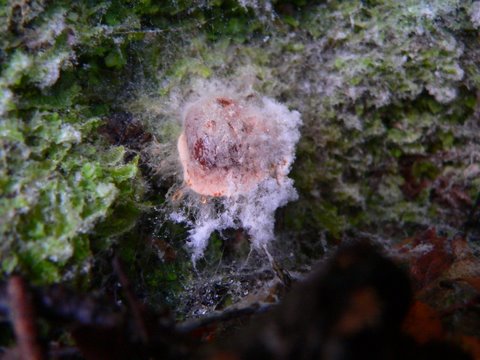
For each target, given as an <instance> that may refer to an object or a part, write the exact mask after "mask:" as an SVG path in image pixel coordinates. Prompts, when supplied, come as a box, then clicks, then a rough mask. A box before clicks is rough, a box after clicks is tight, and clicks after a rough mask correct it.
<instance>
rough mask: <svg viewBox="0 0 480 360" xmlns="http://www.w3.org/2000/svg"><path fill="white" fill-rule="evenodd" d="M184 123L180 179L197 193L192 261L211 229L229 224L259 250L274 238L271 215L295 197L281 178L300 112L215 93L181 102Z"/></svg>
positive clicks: (288, 163)
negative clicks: (240, 231)
mask: <svg viewBox="0 0 480 360" xmlns="http://www.w3.org/2000/svg"><path fill="white" fill-rule="evenodd" d="M182 120H183V127H182V132H181V134H180V136H179V138H178V142H177V147H178V153H179V158H180V162H181V165H182V169H183V182H184V186H185V187H186V188H187V189H189V190H192V193H193V194H194V196H193V198H195V196H197V200H196V201H194V203H195V206H196V213H195V216H194V217H195V219H194V220H193V222H191V225H192V229H191V230H190V239H189V240H190V245H191V246H192V247H193V248H194V254H193V258H194V259H195V258H197V257H199V256H201V254H203V250H204V248H205V247H206V244H207V241H208V238H209V236H210V234H211V233H212V232H213V231H215V230H222V229H226V228H232V227H233V228H243V229H245V230H246V231H247V233H248V234H249V235H250V238H251V239H252V243H253V244H254V245H255V246H256V247H264V245H266V243H267V242H268V241H269V240H271V239H272V238H273V225H274V213H275V210H276V209H277V208H278V207H279V206H283V205H285V204H286V203H287V202H288V201H290V200H294V199H296V196H297V195H296V191H295V189H294V188H293V181H292V180H291V179H289V178H288V176H287V175H288V172H289V171H290V167H291V164H292V163H293V160H294V154H295V144H296V143H297V141H298V139H299V137H300V134H299V131H298V128H299V126H300V124H301V121H300V114H299V113H298V112H296V111H289V110H288V109H287V107H286V106H284V105H282V104H280V103H278V102H276V101H274V100H272V99H269V98H266V97H259V96H255V95H251V94H248V95H245V94H242V95H236V94H235V93H233V92H230V91H223V92H220V91H217V92H212V93H207V94H204V95H203V96H199V97H197V98H196V99H195V100H194V101H191V102H189V103H187V104H186V105H185V106H184V111H183V114H182ZM206 199H210V200H206ZM213 203H216V204H217V205H218V203H220V204H221V206H215V205H214V204H213ZM190 213H191V212H190ZM172 219H174V220H176V221H186V216H182V215H181V214H179V213H175V214H172Z"/></svg>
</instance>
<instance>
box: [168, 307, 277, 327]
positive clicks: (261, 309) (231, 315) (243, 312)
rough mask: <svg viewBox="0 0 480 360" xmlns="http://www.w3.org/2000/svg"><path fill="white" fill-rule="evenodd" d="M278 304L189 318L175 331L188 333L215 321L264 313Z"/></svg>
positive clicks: (219, 321) (178, 325)
mask: <svg viewBox="0 0 480 360" xmlns="http://www.w3.org/2000/svg"><path fill="white" fill-rule="evenodd" d="M276 306H277V304H258V303H256V304H253V305H252V306H248V307H244V308H241V309H232V310H227V311H223V312H221V313H218V314H214V315H210V316H208V317H205V318H203V319H198V320H188V321H185V322H183V323H180V324H177V326H176V327H175V331H176V332H177V333H178V334H188V333H191V332H193V331H195V330H197V329H200V328H203V327H207V326H210V325H212V324H215V323H221V322H225V321H228V320H234V319H238V318H241V317H244V316H245V317H246V316H249V315H256V314H262V313H265V312H267V311H270V310H271V309H273V308H275V307H276Z"/></svg>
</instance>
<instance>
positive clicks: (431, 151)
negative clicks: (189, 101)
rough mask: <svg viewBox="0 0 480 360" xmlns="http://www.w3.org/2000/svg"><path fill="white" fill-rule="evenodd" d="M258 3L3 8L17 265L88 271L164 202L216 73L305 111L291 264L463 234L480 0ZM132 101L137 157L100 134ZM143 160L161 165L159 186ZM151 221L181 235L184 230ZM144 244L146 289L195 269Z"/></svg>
mask: <svg viewBox="0 0 480 360" xmlns="http://www.w3.org/2000/svg"><path fill="white" fill-rule="evenodd" d="M255 4H257V2H255V1H241V2H238V3H237V2H236V1H206V2H204V3H202V5H199V4H198V3H196V2H193V1H181V2H178V1H168V2H166V4H165V6H157V5H155V4H154V3H153V2H150V1H135V2H130V1H111V2H99V3H93V2H85V3H82V4H79V3H77V2H75V3H74V2H69V1H62V2H56V3H55V4H51V3H48V4H47V3H43V2H41V1H33V2H30V3H27V2H21V1H18V2H9V3H8V4H6V5H5V6H2V7H1V10H0V17H1V20H5V21H0V24H1V25H0V26H1V27H2V28H1V30H2V35H1V37H0V40H1V51H0V61H1V63H2V65H1V79H0V113H1V114H2V115H1V120H0V121H1V123H0V124H1V125H0V126H1V130H0V135H1V140H0V141H1V148H0V149H1V150H0V157H1V159H2V162H1V164H0V171H1V172H2V176H1V184H0V191H1V200H0V201H1V203H0V212H1V214H2V216H1V219H2V220H0V221H1V222H0V226H1V228H0V229H1V233H2V235H3V237H4V240H3V241H2V244H1V253H0V257H1V258H0V260H1V262H2V268H3V271H4V272H7V273H8V272H11V271H13V270H15V269H23V270H24V271H26V272H28V273H30V274H31V276H32V277H34V278H35V279H37V280H41V281H53V280H58V279H61V278H62V277H63V278H64V279H65V278H66V277H68V276H70V277H72V276H73V277H74V276H75V273H74V272H71V271H70V272H69V273H68V272H67V270H69V269H70V270H72V269H73V270H74V269H78V271H84V270H85V269H86V268H87V267H86V265H85V264H87V263H88V262H85V259H87V258H90V256H91V246H90V245H91V242H92V241H95V242H97V244H95V246H96V247H98V248H102V244H103V245H104V247H108V245H109V244H110V242H109V241H108V240H107V239H109V238H110V237H112V236H118V235H119V234H120V233H121V232H122V231H123V230H126V229H128V228H130V227H131V226H132V224H133V223H134V221H135V219H136V218H137V215H138V213H139V212H140V211H141V210H140V209H142V206H143V202H144V201H150V202H152V203H155V204H158V203H160V202H162V201H163V199H164V198H165V196H166V195H167V191H168V188H169V187H170V186H171V185H172V184H173V183H174V181H175V180H172V178H173V172H174V168H173V167H172V164H171V162H169V159H170V157H172V156H175V154H174V153H172V151H174V150H173V149H174V146H172V144H174V143H175V142H176V137H177V136H178V133H179V131H180V130H179V129H180V127H179V124H178V116H179V113H178V111H179V109H180V107H181V100H178V98H180V99H181V98H182V97H183V96H186V94H188V92H189V91H190V89H191V85H192V83H194V82H195V81H196V80H198V79H205V78H207V79H216V80H217V81H223V82H226V83H229V82H231V81H232V79H235V81H237V82H243V83H245V84H246V85H247V86H252V87H253V89H254V90H255V91H258V92H259V93H261V94H262V95H265V96H269V97H272V98H275V99H277V100H279V101H282V102H283V103H286V104H287V105H288V106H289V107H290V108H291V109H295V110H298V111H300V112H301V114H302V119H303V121H304V126H303V128H302V136H301V140H300V144H299V146H298V149H297V155H296V162H295V163H294V166H293V176H294V179H295V186H296V188H297V189H298V192H299V195H300V199H299V201H298V202H296V203H295V204H292V205H290V206H287V208H285V209H283V210H282V211H281V212H279V214H278V215H279V216H278V219H277V220H278V226H277V228H278V229H277V230H278V232H277V233H278V234H279V235H280V241H279V242H278V243H277V244H274V247H276V246H278V247H279V250H278V253H277V255H278V257H279V259H282V258H283V259H284V260H285V262H286V263H288V264H290V265H289V266H292V267H295V266H299V264H298V263H296V264H295V262H289V261H290V260H289V259H288V258H289V257H295V256H297V257H298V259H303V260H302V261H304V260H305V257H302V252H304V253H308V256H306V258H309V257H310V258H315V257H318V256H319V253H321V251H320V250H319V247H315V246H313V245H312V247H311V248H310V245H311V244H308V243H312V244H313V243H317V242H323V243H324V242H325V241H326V240H331V241H333V242H336V241H339V240H341V239H343V238H348V237H350V236H353V235H354V234H363V235H362V236H364V234H365V233H369V234H373V235H375V236H378V237H379V238H380V239H382V240H389V239H391V238H398V237H403V236H406V235H408V234H409V231H410V229H411V228H412V227H413V228H415V227H424V226H429V225H441V226H443V227H444V228H446V229H447V230H448V229H452V228H456V227H458V226H459V224H460V223H461V222H462V220H463V218H464V217H465V215H466V213H467V211H468V205H469V203H470V202H471V199H472V197H473V196H474V195H475V193H476V192H477V191H478V185H479V184H478V174H479V173H480V170H479V165H478V162H479V159H478V153H480V151H479V150H480V149H479V148H478V144H477V141H476V139H475V138H476V134H477V133H478V130H479V129H478V114H477V91H478V86H479V85H480V71H479V65H478V64H479V59H480V50H479V49H480V46H479V45H480V44H479V42H480V41H479V24H480V21H479V20H478V19H479V18H480V16H479V6H478V2H465V1H454V0H448V1H420V2H419V1H405V2H398V1H389V0H385V1H364V2H359V1H346V2H343V1H342V2H340V1H329V2H326V3H321V2H320V3H318V4H314V3H311V2H308V4H307V2H303V1H292V2H289V1H272V2H268V4H269V6H270V8H269V7H268V6H267V7H265V6H264V7H258V6H257V7H255V6H254V5H255ZM2 5H3V4H2ZM272 9H273V10H272ZM173 93H175V94H177V95H178V96H173V95H172V94H173ZM176 99H177V100H176ZM172 101H178V104H175V103H172ZM116 111H123V112H128V113H130V114H133V116H134V117H135V119H136V120H139V121H140V122H142V123H143V125H144V126H145V127H146V128H147V129H148V130H149V131H150V132H151V133H152V134H153V135H154V136H155V138H156V142H157V143H156V146H155V147H152V148H150V149H147V150H145V151H143V152H142V151H138V152H139V154H138V155H139V157H133V160H132V157H128V158H129V159H130V160H129V161H127V162H125V160H124V159H125V157H124V152H125V149H124V148H122V147H113V148H112V147H111V146H109V145H107V144H105V142H104V141H103V140H102V139H101V138H99V137H98V136H97V133H98V131H97V130H96V129H98V126H99V125H100V124H101V122H102V119H103V118H104V117H108V116H110V115H111V113H113V112H116ZM153 148H154V149H155V151H153V150H152V149H153ZM169 149H170V150H171V151H170V150H169ZM140 160H142V161H143V162H147V163H148V164H147V165H149V166H150V167H151V168H152V169H156V170H157V172H155V173H154V174H153V175H151V174H147V175H146V174H145V173H144V174H143V179H142V176H141V175H140V174H139V172H138V167H137V165H138V161H140ZM172 169H173V170H172ZM144 181H148V182H149V189H147V190H148V191H147V195H144V196H142V195H141V191H140V189H139V188H141V187H142V183H143V182H144ZM152 189H155V190H158V192H159V194H158V193H157V194H155V193H154V192H153V191H152ZM452 189H453V190H454V191H453V190H452ZM452 191H453V192H452ZM159 213H161V211H159ZM109 215H110V216H109ZM152 218H154V219H163V220H164V219H165V217H161V216H156V215H152ZM3 219H5V220H3ZM123 220H125V221H123ZM163 220H162V221H163ZM145 221H146V220H145ZM152 221H157V220H152ZM151 226H152V228H155V230H154V231H155V232H156V234H155V235H156V236H158V237H160V238H162V239H165V240H166V241H167V240H169V239H167V238H168V236H169V233H168V232H166V231H165V228H167V227H168V226H169V225H165V224H164V223H162V224H160V225H158V226H154V225H151ZM137 229H138V228H137ZM152 231H153V230H152ZM182 234H183V235H178V237H179V238H180V237H181V236H184V237H186V234H185V233H182ZM373 235H372V236H373ZM215 236H217V235H215ZM132 239H134V240H132ZM213 240H215V239H213ZM144 242H145V239H136V238H135V236H132V234H129V235H128V236H125V238H124V239H123V240H120V241H119V244H120V245H121V246H120V248H121V250H120V252H121V254H122V255H123V256H124V258H125V259H126V260H127V263H128V262H130V263H131V264H132V269H133V272H136V273H141V272H143V273H148V274H149V275H148V278H149V279H148V280H147V281H146V282H147V283H148V284H146V285H145V286H147V287H148V286H150V287H151V288H152V289H153V288H154V287H156V286H158V284H161V283H162V281H164V280H168V279H170V280H171V281H170V280H169V281H170V282H171V283H172V282H174V281H173V280H172V279H174V278H175V279H179V278H182V274H180V275H179V274H176V273H175V272H179V273H181V272H188V271H191V267H190V266H187V265H185V263H183V264H181V265H180V264H179V265H178V266H173V265H171V264H166V263H165V261H163V260H162V259H158V260H156V261H154V260H153V258H152V257H151V256H150V255H151V253H150V255H148V256H147V255H145V256H146V258H148V265H145V267H146V268H148V267H150V268H151V269H155V271H154V272H150V273H149V272H148V271H146V270H145V268H143V267H142V266H143V265H144V264H139V263H138V259H137V257H138V258H142V255H141V251H142V250H141V249H142V248H144V246H143V245H144ZM213 242H214V243H215V244H216V242H215V241H213ZM170 245H171V246H173V247H175V248H177V249H179V248H181V247H182V246H183V242H182V241H180V240H179V241H171V244H170ZM122 246H124V248H122ZM151 246H153V247H154V248H155V247H158V246H159V245H158V244H157V245H151ZM147 247H148V246H147ZM322 247H323V245H322ZM212 248H215V247H214V246H212ZM149 249H150V250H151V249H152V248H151V247H150V248H149ZM282 249H283V250H282ZM285 249H288V251H286V250H285ZM150 250H149V251H150ZM217 250H218V249H217ZM290 250H292V251H290ZM182 251H183V250H181V251H180V252H179V253H182ZM207 252H208V250H207ZM152 253H154V251H153V250H152ZM291 254H293V255H291ZM207 256H208V254H207ZM186 258H187V256H185V258H183V257H182V258H181V257H179V258H178V262H180V261H187V260H186ZM184 265H185V266H184ZM162 266H164V267H163V268H162ZM67 275H68V276H67ZM177 275H179V276H177ZM175 276H177V277H175ZM185 278H188V276H185ZM159 279H160V280H159ZM162 284H163V283H162ZM177 285H178V284H177ZM177 288H178V286H177Z"/></svg>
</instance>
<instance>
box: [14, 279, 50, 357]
mask: <svg viewBox="0 0 480 360" xmlns="http://www.w3.org/2000/svg"><path fill="white" fill-rule="evenodd" d="M7 292H8V299H9V304H10V312H11V318H12V324H13V329H14V332H15V337H16V339H17V346H18V350H19V353H20V358H21V359H28V360H41V359H44V358H45V357H44V354H43V350H42V347H41V346H40V342H39V341H38V330H37V326H36V324H35V309H34V306H33V301H32V298H31V295H30V294H29V292H28V290H27V286H26V284H25V281H24V280H23V279H22V278H21V277H20V276H12V277H11V278H10V280H9V281H8V285H7Z"/></svg>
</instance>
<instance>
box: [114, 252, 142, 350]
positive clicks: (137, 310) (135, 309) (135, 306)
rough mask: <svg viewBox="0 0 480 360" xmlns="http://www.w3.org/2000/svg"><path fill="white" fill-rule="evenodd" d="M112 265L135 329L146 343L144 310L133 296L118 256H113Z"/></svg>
mask: <svg viewBox="0 0 480 360" xmlns="http://www.w3.org/2000/svg"><path fill="white" fill-rule="evenodd" d="M112 265H113V269H114V271H115V273H116V274H117V277H118V280H119V281H120V284H122V287H123V291H124V293H125V297H126V298H127V304H128V306H129V307H130V309H131V310H132V315H133V319H134V322H135V325H136V327H137V330H138V331H139V333H140V337H141V339H142V341H143V342H144V343H148V341H149V339H150V334H149V331H148V328H147V326H146V323H145V317H144V311H143V309H142V308H141V304H139V303H138V300H137V297H136V296H135V294H134V292H133V289H132V286H131V284H130V280H129V279H128V277H127V275H126V274H125V272H124V271H123V266H122V262H121V260H120V258H119V257H118V256H115V257H114V258H113V260H112Z"/></svg>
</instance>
